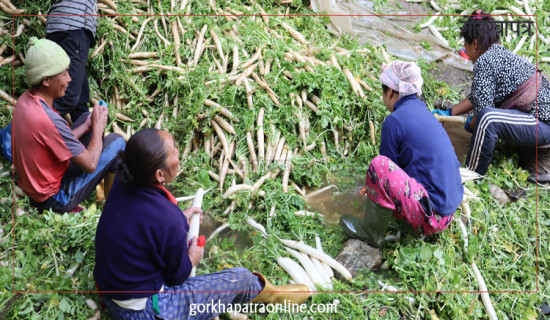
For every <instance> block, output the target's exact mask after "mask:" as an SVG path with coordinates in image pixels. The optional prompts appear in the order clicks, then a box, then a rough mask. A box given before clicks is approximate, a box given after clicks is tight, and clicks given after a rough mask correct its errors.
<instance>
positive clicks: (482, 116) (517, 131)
mask: <svg viewBox="0 0 550 320" xmlns="http://www.w3.org/2000/svg"><path fill="white" fill-rule="evenodd" d="M498 139H501V140H504V141H508V142H512V143H514V144H518V145H521V146H533V152H534V151H535V146H537V145H539V146H542V145H545V144H550V123H547V122H543V121H540V120H537V118H535V117H534V116H533V115H531V114H528V113H525V112H522V111H519V110H515V109H497V108H484V109H482V110H481V111H480V112H479V113H478V114H477V121H476V125H475V128H474V132H473V135H472V140H471V143H470V150H469V151H468V156H467V157H466V166H467V167H468V168H469V169H470V170H473V171H475V172H477V173H479V174H485V173H486V172H487V168H488V167H489V164H490V163H491V160H492V158H493V150H494V149H495V144H496V142H497V141H498Z"/></svg>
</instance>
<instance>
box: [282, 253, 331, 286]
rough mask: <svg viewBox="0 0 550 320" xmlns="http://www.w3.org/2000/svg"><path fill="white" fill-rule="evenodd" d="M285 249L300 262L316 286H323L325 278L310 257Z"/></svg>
mask: <svg viewBox="0 0 550 320" xmlns="http://www.w3.org/2000/svg"><path fill="white" fill-rule="evenodd" d="M285 249H286V251H287V252H288V253H289V254H290V255H291V256H293V257H294V258H296V259H297V260H298V261H300V264H302V267H304V270H306V273H307V275H308V277H309V279H310V280H311V282H313V284H314V285H321V284H322V283H323V277H322V276H321V275H320V274H319V272H318V271H317V268H315V266H314V265H313V262H311V259H310V258H309V256H308V255H302V254H301V253H300V252H298V251H296V250H292V249H290V248H285Z"/></svg>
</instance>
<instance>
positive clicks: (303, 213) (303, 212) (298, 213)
mask: <svg viewBox="0 0 550 320" xmlns="http://www.w3.org/2000/svg"><path fill="white" fill-rule="evenodd" d="M294 215H295V216H297V217H304V216H305V217H315V212H311V211H306V210H300V211H296V212H294Z"/></svg>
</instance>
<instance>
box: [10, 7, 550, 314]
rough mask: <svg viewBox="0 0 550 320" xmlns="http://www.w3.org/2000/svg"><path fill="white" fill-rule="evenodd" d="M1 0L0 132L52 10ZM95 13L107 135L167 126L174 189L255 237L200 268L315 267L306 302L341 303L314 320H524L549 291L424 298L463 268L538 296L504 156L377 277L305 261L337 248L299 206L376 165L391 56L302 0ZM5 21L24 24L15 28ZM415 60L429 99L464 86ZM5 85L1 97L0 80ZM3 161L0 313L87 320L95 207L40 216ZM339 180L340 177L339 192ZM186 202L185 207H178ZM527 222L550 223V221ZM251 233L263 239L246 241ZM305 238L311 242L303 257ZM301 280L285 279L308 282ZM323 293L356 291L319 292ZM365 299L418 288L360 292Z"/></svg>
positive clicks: (522, 215)
mask: <svg viewBox="0 0 550 320" xmlns="http://www.w3.org/2000/svg"><path fill="white" fill-rule="evenodd" d="M8 3H9V2H8V1H7V0H1V1H0V10H3V11H4V12H5V13H4V17H5V18H4V19H3V20H2V21H3V23H4V25H3V26H2V30H1V33H2V35H3V36H2V39H1V42H0V56H1V60H0V68H1V69H0V70H1V71H2V72H0V77H1V81H2V83H4V84H5V85H4V90H3V91H2V90H0V98H2V99H1V100H0V112H1V114H2V117H1V121H0V124H1V125H2V126H5V125H7V124H8V122H9V121H10V120H11V114H12V111H11V110H12V106H13V103H14V100H13V99H14V98H15V99H16V98H17V97H19V96H20V95H21V94H22V93H23V92H24V91H25V90H26V89H27V88H28V85H27V84H26V82H25V75H24V68H23V67H22V66H23V63H24V52H25V49H26V47H27V42H28V39H29V38H30V37H31V36H37V37H44V29H45V21H46V19H45V17H43V16H34V15H37V14H38V15H39V14H44V13H45V12H47V10H48V8H49V5H50V4H49V1H46V0H40V1H32V2H31V1H26V2H22V1H20V2H17V1H14V4H15V5H16V6H17V7H16V6H14V5H10V4H8ZM23 3H24V4H23ZM545 5H547V4H545ZM531 7H532V6H531ZM98 9H99V10H98V11H99V12H98V13H99V14H101V15H104V16H103V17H100V18H99V20H98V23H99V24H98V30H97V35H96V39H97V44H96V46H95V47H94V48H93V49H91V50H90V51H91V52H90V59H89V61H88V75H89V83H90V92H91V100H92V101H95V100H99V99H103V100H105V101H107V102H108V103H109V113H110V120H109V123H108V126H107V129H108V130H109V131H111V132H118V133H120V134H122V135H123V136H124V137H125V138H126V139H127V138H128V137H129V136H131V135H132V134H133V133H135V132H136V131H138V130H140V129H141V128H147V127H157V128H159V129H163V130H166V131H168V132H170V133H171V134H172V135H173V136H174V138H175V139H176V142H177V143H178V144H179V147H180V150H181V151H182V152H181V170H180V174H179V177H178V178H177V180H176V182H174V183H173V185H172V186H171V187H172V188H173V194H174V195H175V196H176V197H180V196H187V195H194V194H195V192H196V191H197V190H198V189H199V188H203V189H204V190H207V189H209V188H212V189H211V190H210V191H209V192H208V193H206V194H205V195H204V202H203V203H202V208H203V210H204V212H205V213H206V215H208V217H209V218H211V219H213V220H214V221H215V222H216V223H218V224H224V225H226V224H227V225H228V226H229V227H230V228H231V229H232V230H233V231H236V233H237V234H239V235H240V234H242V233H243V231H244V232H245V234H246V235H250V239H251V241H252V244H251V246H250V247H247V248H244V249H243V247H242V246H239V243H238V242H239V241H240V240H242V239H240V238H239V239H240V240H239V241H234V240H232V239H231V238H230V237H222V236H221V234H220V235H218V236H216V237H213V238H212V239H209V240H208V241H207V243H206V247H205V259H203V261H202V262H201V263H200V264H199V265H198V267H197V274H203V273H209V272H215V271H218V270H221V269H223V268H228V267H233V266H244V267H247V268H249V269H251V270H257V271H260V272H262V273H264V274H267V275H269V276H270V278H272V279H273V280H274V282H275V283H288V282H289V280H290V279H291V276H289V274H288V273H287V271H288V270H291V271H289V272H290V273H292V272H293V271H292V270H294V271H296V270H297V269H292V266H293V264H292V262H289V260H290V261H298V260H297V259H298V258H295V257H298V256H301V257H302V259H306V258H307V259H310V262H311V263H312V264H313V266H314V267H315V268H317V270H319V269H320V268H325V270H326V271H327V272H326V274H324V273H323V274H319V277H320V278H318V279H317V280H318V281H317V283H318V284H322V286H318V287H317V289H318V292H317V293H316V294H315V295H313V297H312V299H310V300H309V302H308V303H309V304H314V303H315V304H320V303H338V315H336V316H335V315H334V314H330V313H325V314H323V313H317V314H313V315H312V316H313V317H314V318H315V319H318V318H321V319H329V318H331V317H333V318H340V316H343V315H345V316H347V317H349V318H350V319H366V318H367V317H371V316H373V315H375V314H378V315H380V316H384V315H387V317H388V318H392V319H393V318H398V317H399V316H404V317H406V318H407V319H414V318H428V317H430V315H431V316H432V318H433V319H436V318H437V317H439V318H440V319H465V318H484V317H485V316H486V313H485V310H484V306H483V303H484V302H485V300H487V299H490V300H492V303H493V305H494V309H495V311H496V314H497V315H498V317H499V319H501V318H510V319H514V318H522V319H530V318H532V319H534V318H533V317H532V316H533V314H534V315H535V318H536V311H535V310H537V308H538V306H540V305H541V303H542V301H543V299H545V300H547V299H548V296H547V295H540V294H538V295H533V294H527V293H499V294H491V295H490V298H488V296H486V295H484V296H483V299H484V300H483V302H482V300H481V299H480V298H479V294H467V293H446V294H441V293H437V292H436V291H452V292H456V291H476V290H479V288H480V287H479V286H478V282H477V280H476V276H477V273H475V274H474V272H473V271H472V270H477V269H478V268H477V267H478V266H479V271H480V272H481V274H482V275H483V279H484V280H485V283H484V285H486V287H487V288H488V290H490V291H520V292H523V291H534V290H536V288H537V283H536V280H535V273H536V270H535V261H536V255H535V239H536V235H537V233H536V230H535V221H534V218H533V217H532V215H534V212H535V202H534V199H535V189H534V187H532V186H530V185H528V184H527V183H526V182H525V181H526V178H527V175H528V174H527V173H526V172H525V171H523V170H521V169H520V168H519V167H518V166H517V164H516V162H512V163H510V162H504V161H502V159H500V158H499V157H498V156H497V158H496V160H494V162H493V163H494V165H493V167H491V169H490V170H489V173H488V174H487V176H486V177H483V179H477V180H475V181H468V182H465V185H466V186H467V187H468V189H469V190H471V192H469V193H468V194H467V195H465V199H466V200H471V201H470V202H469V204H465V205H464V209H462V210H464V213H465V215H466V216H467V220H466V221H465V222H464V223H462V222H461V223H460V224H459V223H453V224H452V225H451V226H450V227H449V229H448V230H446V231H445V232H443V233H442V234H441V235H438V236H435V237H432V238H429V239H428V240H427V241H423V240H421V239H418V238H417V237H416V236H415V235H414V234H413V233H412V232H410V231H408V232H404V236H403V240H398V241H397V242H396V243H389V244H388V245H387V247H386V248H385V250H384V260H385V262H386V263H385V266H386V267H387V268H388V269H387V270H385V271H382V272H380V273H377V274H373V273H370V272H368V271H366V270H365V271H364V272H360V273H359V274H358V275H357V276H354V277H353V279H352V280H350V281H347V280H336V279H335V278H332V279H331V278H330V276H327V274H329V273H330V272H332V271H330V269H331V268H330V267H328V269H327V266H326V263H327V261H330V263H332V261H331V260H329V259H328V258H326V257H325V256H324V255H321V254H320V253H318V252H322V249H320V247H321V244H320V243H321V241H322V246H323V249H324V252H325V253H326V256H327V257H335V256H336V254H337V252H338V250H339V249H340V248H341V246H342V244H343V243H344V242H345V241H346V240H347V238H346V237H345V236H344V234H343V232H342V231H341V230H340V228H339V226H336V225H330V224H327V223H325V220H324V218H323V217H321V216H320V215H318V214H317V213H311V211H312V209H311V208H310V207H308V206H307V205H306V202H305V200H306V199H307V197H308V195H310V194H311V192H314V191H312V190H314V189H318V188H320V187H322V186H323V185H324V184H325V183H326V177H327V176H328V177H329V178H331V177H332V176H331V173H333V172H346V173H347V174H346V175H345V178H346V179H348V180H352V179H353V178H354V177H355V178H356V177H363V176H364V172H365V170H366V166H367V165H368V163H369V161H370V160H371V159H372V158H373V157H374V156H375V155H377V153H378V148H379V145H378V144H379V137H380V135H379V131H380V127H381V124H382V121H383V119H384V117H385V116H386V115H387V114H388V112H387V110H386V109H385V107H384V106H383V103H382V99H381V89H380V84H379V81H378V80H377V77H378V74H379V71H380V67H381V65H382V63H383V62H387V61H388V60H390V59H391V57H389V56H388V55H387V53H386V52H385V51H384V49H383V48H382V47H373V46H370V45H369V44H367V45H365V46H360V45H359V44H358V43H357V41H356V40H355V39H353V38H352V37H351V36H349V35H333V34H331V33H330V32H329V31H328V29H327V27H326V26H325V23H327V22H328V21H329V19H328V18H327V17H316V16H308V15H312V14H313V12H312V11H311V10H310V9H309V8H308V6H307V5H306V4H305V1H301V0H294V1H281V2H280V3H279V2H277V1H276V2H275V3H273V2H268V1H264V2H260V1H258V2H255V1H253V0H252V1H244V0H243V1H239V0H237V1H214V0H209V1H187V0H172V1H157V0H149V1H146V0H132V1H111V0H100V1H99V3H98ZM548 9H550V8H548ZM541 11H543V10H541V9H539V10H538V12H541ZM546 11H549V10H546ZM6 14H8V15H10V16H9V17H7V18H6ZM14 14H28V15H29V16H21V17H15V18H13V20H12V16H11V15H14ZM290 15H293V16H290ZM426 20H427V19H426ZM12 21H13V23H14V24H13V25H12ZM432 22H433V23H436V24H437V23H438V21H432ZM12 35H14V36H15V38H13V42H12ZM443 35H444V36H445V33H443ZM544 36H545V37H547V36H548V35H547V34H545V35H544ZM544 39H546V38H544ZM527 40H529V41H534V40H532V39H527ZM527 40H524V41H523V42H525V43H527V42H526V41H527ZM452 44H456V41H455V40H454V39H453V40H452ZM512 49H513V48H512ZM521 50H525V48H524V49H521ZM520 52H522V51H520ZM12 65H13V66H14V69H13V70H12ZM419 65H420V66H421V68H422V69H423V76H424V79H425V81H426V84H425V88H424V96H425V98H426V100H427V103H428V105H430V106H431V105H432V102H433V101H434V100H435V99H437V98H441V96H444V98H446V99H448V100H450V101H453V102H455V103H456V102H458V101H459V99H460V94H461V92H458V91H456V89H455V88H449V87H448V86H447V85H446V84H444V83H441V82H437V81H435V80H433V78H431V76H430V73H429V71H430V70H431V69H432V68H433V66H431V65H427V64H425V63H423V62H422V61H419ZM11 83H13V87H12V86H11V85H7V84H11ZM514 161H516V160H514ZM0 165H1V166H2V168H0V171H1V172H7V173H6V174H3V175H2V174H0V184H1V186H2V187H1V190H2V191H1V194H0V196H1V197H2V203H3V205H2V208H0V213H1V214H2V216H3V218H2V219H1V228H0V231H2V232H1V233H0V236H1V239H2V240H1V241H2V242H0V245H1V246H2V247H1V249H2V250H0V251H2V254H1V255H0V263H1V264H2V266H4V267H6V268H2V271H1V272H0V277H1V279H2V283H3V284H4V288H3V289H4V292H6V294H4V295H2V298H0V318H2V316H4V315H5V316H6V317H7V318H17V319H27V318H29V319H30V318H35V319H55V318H59V319H61V318H70V319H74V318H82V319H87V318H89V317H91V316H93V315H94V314H95V316H98V315H99V311H94V310H90V309H89V308H88V307H87V305H90V306H92V307H93V306H94V305H93V304H92V300H90V299H93V300H96V301H98V298H97V295H96V294H94V293H82V292H87V291H88V292H92V291H94V290H95V287H94V282H93V276H92V270H93V266H94V263H95V262H94V234H95V229H96V226H97V221H98V219H99V216H100V214H101V207H100V206H99V207H98V206H97V205H96V204H94V203H93V199H92V197H91V198H90V199H88V200H87V202H85V203H84V206H85V207H86V208H87V209H86V210H85V211H84V212H82V213H77V214H72V215H68V214H64V215H59V214H54V213H51V212H49V213H44V214H39V213H38V212H37V210H36V209H35V208H34V207H32V206H31V205H30V203H29V200H28V198H25V197H22V196H18V197H15V196H14V195H12V192H11V188H10V186H11V183H12V175H11V173H10V172H9V169H8V168H9V163H8V162H7V161H5V159H2V161H1V162H0ZM510 177H514V178H510ZM489 183H493V184H498V185H500V186H501V187H504V186H507V185H508V184H510V185H511V186H517V187H520V188H523V189H525V190H527V198H524V199H522V200H520V201H518V202H516V203H513V204H508V205H506V206H501V205H499V204H496V202H495V201H494V200H493V199H492V198H491V197H490V196H489V193H488V190H489V186H488V184H489ZM351 184H353V183H351V182H349V181H347V182H345V183H339V185H338V187H339V190H345V189H346V188H349V187H350V186H349V185H351ZM353 187H355V186H353ZM13 200H15V203H14V202H13ZM548 200H549V199H548V196H546V195H544V196H542V198H541V200H539V208H544V207H546V208H548V207H550V205H548ZM543 203H544V204H543ZM190 204H191V203H190V202H185V201H182V202H181V204H180V207H182V208H184V207H187V206H189V205H190ZM14 207H15V208H16V212H17V216H16V217H15V218H14V220H13V221H15V226H14V222H13V221H12V208H14ZM462 210H461V211H462ZM545 210H547V209H545ZM470 212H471V213H470ZM340 213H344V212H340ZM540 215H541V214H540V213H539V216H540ZM459 216H460V214H459V213H457V214H456V216H455V217H456V218H457V219H458V218H460V217H459ZM250 219H252V220H250ZM540 219H541V220H542V221H540V223H543V224H544V223H546V224H548V223H549V221H550V220H549V218H548V212H547V211H545V212H544V214H543V215H542V218H540ZM245 221H248V223H249V224H247V223H245ZM258 224H259V225H261V226H262V227H265V229H264V232H265V233H264V232H261V231H258V230H260V229H257V228H258ZM253 226H254V227H253ZM400 229H401V230H404V229H406V228H400ZM495 230H498V232H497V231H495ZM539 230H540V229H539ZM461 232H463V235H464V236H465V238H462V236H461V234H462V233H461ZM391 233H395V232H394V231H393V230H392V232H391ZM316 235H318V236H319V237H320V240H317V241H316V239H317V238H316ZM538 236H539V239H538V241H539V246H542V248H543V249H542V250H541V248H539V249H538V252H539V261H538V263H539V265H538V272H539V277H538V281H539V284H538V285H539V286H542V285H543V284H544V283H545V284H546V286H548V285H550V283H548V276H547V274H545V272H546V271H545V270H546V264H547V262H546V261H548V260H549V259H548V258H546V261H543V262H541V260H540V255H541V252H543V254H545V252H547V251H548V249H549V248H548V238H547V235H542V236H541V235H540V232H539V233H538ZM295 240H298V241H303V242H304V243H296V242H295ZM316 242H317V245H316V247H317V250H314V249H309V247H312V246H313V245H314V244H315V243H316ZM285 245H287V246H293V248H294V249H296V250H306V251H307V250H309V253H308V254H309V256H308V255H307V254H306V255H304V254H303V253H301V252H300V253H299V252H298V251H293V250H289V251H287V250H286V249H285ZM306 245H307V246H309V247H306ZM12 247H14V249H12ZM304 248H305V249H304ZM325 253H323V254H325ZM12 259H13V260H12ZM323 259H325V260H323ZM12 261H13V265H12ZM277 261H279V263H280V265H281V266H283V267H281V266H279V264H278V263H277ZM472 263H474V266H475V268H474V269H472ZM308 264H309V262H308ZM310 266H311V265H310ZM12 267H13V269H12ZM331 267H332V268H337V267H338V266H337V265H336V264H333V265H331ZM283 268H285V269H283ZM338 268H339V267H338ZM287 269H288V270H287ZM285 270H287V271H285ZM311 270H313V267H312V268H311V269H310V270H307V271H311ZM335 270H336V269H335ZM336 271H337V272H335V273H338V272H340V271H338V270H336ZM341 271H342V270H341ZM298 273H300V272H297V273H296V274H295V276H297V277H300V276H304V275H305V274H304V273H300V274H299V275H298ZM340 273H341V272H340ZM310 276H311V275H310ZM327 277H328V279H327ZM344 277H345V278H349V277H348V276H347V275H345V276H344ZM327 280H328V281H331V283H328V282H327ZM311 285H313V286H314V285H315V284H311ZM331 287H332V290H334V291H353V292H350V293H336V292H322V290H327V288H331ZM396 288H399V289H396ZM378 290H387V291H397V290H400V291H429V292H428V293H418V294H413V293H405V294H403V293H399V294H394V293H376V294H375V293H369V294H367V293H364V292H363V293H361V291H378ZM13 291H29V292H24V293H14V292H13ZM33 291H39V292H41V293H33ZM43 291H50V292H49V293H44V292H43ZM51 291H68V292H70V293H60V292H51ZM76 291H78V293H76ZM413 296H414V298H413ZM86 299H88V301H86ZM92 307H90V308H92ZM436 314H437V316H436ZM104 316H106V317H108V315H106V313H105V314H104ZM249 316H250V317H252V318H254V319H260V318H269V319H279V318H284V317H287V315H283V314H264V315H262V314H250V315H249ZM303 316H306V315H303ZM224 317H225V316H224Z"/></svg>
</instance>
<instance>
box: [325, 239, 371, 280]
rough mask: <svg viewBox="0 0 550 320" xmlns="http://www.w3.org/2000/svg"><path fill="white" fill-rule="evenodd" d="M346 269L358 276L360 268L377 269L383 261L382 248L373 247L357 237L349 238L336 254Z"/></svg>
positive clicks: (337, 259)
mask: <svg viewBox="0 0 550 320" xmlns="http://www.w3.org/2000/svg"><path fill="white" fill-rule="evenodd" d="M336 261H338V262H340V263H341V264H342V265H343V266H344V267H345V268H346V269H348V270H349V271H350V272H351V275H352V276H354V277H355V276H356V275H357V272H358V271H359V270H363V269H368V270H369V271H373V270H376V269H378V268H379V267H380V264H381V263H382V250H380V249H377V248H373V247H371V246H369V245H368V244H366V243H365V242H363V241H361V240H357V239H350V240H348V241H347V242H346V243H345V244H344V246H343V247H342V249H340V252H339V253H338V255H337V256H336Z"/></svg>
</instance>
